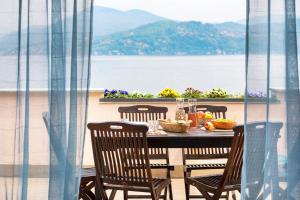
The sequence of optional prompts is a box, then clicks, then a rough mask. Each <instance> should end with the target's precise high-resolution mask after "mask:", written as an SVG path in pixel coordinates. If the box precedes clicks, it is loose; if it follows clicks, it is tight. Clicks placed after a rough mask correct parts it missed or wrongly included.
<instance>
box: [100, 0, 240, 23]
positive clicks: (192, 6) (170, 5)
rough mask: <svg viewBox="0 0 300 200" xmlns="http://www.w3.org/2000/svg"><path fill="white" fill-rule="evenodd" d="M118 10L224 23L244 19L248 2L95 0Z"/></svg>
mask: <svg viewBox="0 0 300 200" xmlns="http://www.w3.org/2000/svg"><path fill="white" fill-rule="evenodd" d="M95 5H99V6H106V7H110V8H115V9H118V10H130V9H141V10H145V11H149V12H151V13H154V14H156V15H160V16H163V17H167V18H170V19H175V20H197V21H204V22H224V21H236V20H240V19H244V18H245V15H246V0H95Z"/></svg>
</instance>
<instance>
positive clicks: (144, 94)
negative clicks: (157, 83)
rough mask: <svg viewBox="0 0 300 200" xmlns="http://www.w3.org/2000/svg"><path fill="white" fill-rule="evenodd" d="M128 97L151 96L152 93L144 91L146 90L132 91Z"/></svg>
mask: <svg viewBox="0 0 300 200" xmlns="http://www.w3.org/2000/svg"><path fill="white" fill-rule="evenodd" d="M129 97H130V98H135V99H139V98H153V97H154V95H153V94H150V93H146V92H140V91H137V90H136V91H133V92H131V93H130V94H129Z"/></svg>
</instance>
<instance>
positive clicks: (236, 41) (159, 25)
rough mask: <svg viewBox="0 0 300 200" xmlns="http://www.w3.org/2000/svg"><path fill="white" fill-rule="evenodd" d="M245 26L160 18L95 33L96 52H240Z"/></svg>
mask: <svg viewBox="0 0 300 200" xmlns="http://www.w3.org/2000/svg"><path fill="white" fill-rule="evenodd" d="M244 37H245V26H244V25H241V24H237V23H222V24H204V23H201V22H193V21H191V22H174V21H160V22H156V23H152V24H147V25H144V26H141V27H138V28H136V29H133V30H130V31H125V32H119V33H115V34H111V35H108V36H103V37H101V36H98V37H95V38H94V41H93V54H95V55H210V54H242V53H244V44H245V38H244Z"/></svg>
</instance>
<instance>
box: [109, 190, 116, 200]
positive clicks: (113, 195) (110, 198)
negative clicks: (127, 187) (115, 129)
mask: <svg viewBox="0 0 300 200" xmlns="http://www.w3.org/2000/svg"><path fill="white" fill-rule="evenodd" d="M116 193H117V190H111V193H110V196H109V200H114V199H115V196H116Z"/></svg>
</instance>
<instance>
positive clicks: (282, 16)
mask: <svg viewBox="0 0 300 200" xmlns="http://www.w3.org/2000/svg"><path fill="white" fill-rule="evenodd" d="M299 3H300V1H296V0H248V1H247V35H246V37H247V38H246V41H247V43H246V103H245V123H246V124H247V123H248V124H249V123H250V122H253V121H264V122H267V123H266V124H267V126H266V129H265V130H264V131H263V132H262V133H259V134H253V133H251V131H250V130H247V129H248V128H249V127H248V126H247V125H246V136H245V138H246V140H245V151H244V164H243V172H242V194H241V196H242V199H251V200H254V199H300V155H299V153H300V95H299V70H298V48H297V46H298V44H297V43H298V40H297V36H299V35H298V32H297V29H299V24H298V23H297V22H298V20H297V13H299V10H298V7H299V6H300V5H299ZM257 92H259V93H264V95H263V96H266V98H264V99H263V100H262V101H261V102H260V103H259V104H258V103H255V102H254V101H253V99H251V96H253V93H257ZM271 122H279V123H282V125H283V126H282V128H281V129H280V131H278V133H277V134H274V131H273V129H272V123H271Z"/></svg>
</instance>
